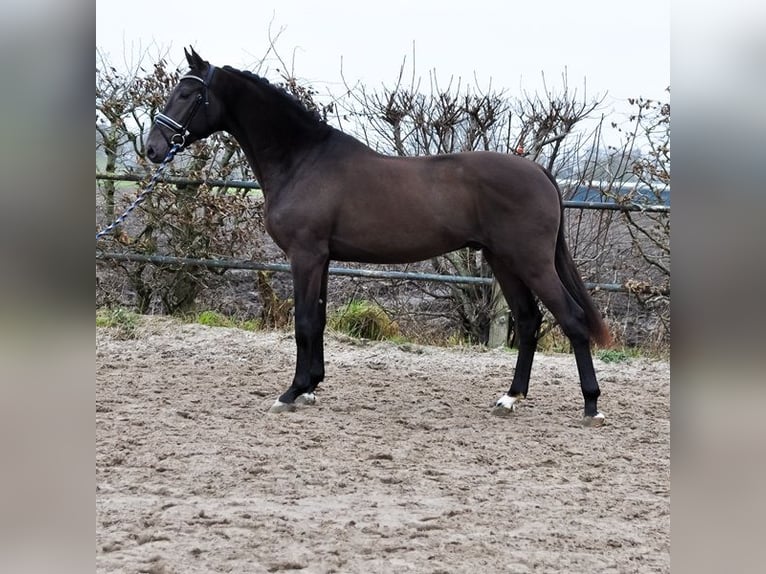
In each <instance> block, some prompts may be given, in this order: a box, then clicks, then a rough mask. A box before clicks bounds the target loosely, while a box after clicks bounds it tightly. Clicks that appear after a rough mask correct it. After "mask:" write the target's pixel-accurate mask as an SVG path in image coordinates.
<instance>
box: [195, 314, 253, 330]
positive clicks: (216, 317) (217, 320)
mask: <svg viewBox="0 0 766 574" xmlns="http://www.w3.org/2000/svg"><path fill="white" fill-rule="evenodd" d="M187 320H189V322H191V323H199V324H200V325H205V326H206V327H231V328H233V329H242V330H244V331H260V330H261V322H260V321H258V320H252V319H248V320H239V319H234V318H233V317H227V316H226V315H223V314H221V313H217V312H216V311H200V312H199V313H197V314H196V315H192V316H191V317H190V318H189V319H187Z"/></svg>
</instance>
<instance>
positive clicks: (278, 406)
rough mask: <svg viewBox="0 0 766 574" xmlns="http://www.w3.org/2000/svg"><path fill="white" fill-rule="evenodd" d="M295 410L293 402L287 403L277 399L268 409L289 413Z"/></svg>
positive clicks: (271, 411)
mask: <svg viewBox="0 0 766 574" xmlns="http://www.w3.org/2000/svg"><path fill="white" fill-rule="evenodd" d="M294 410H295V405H294V404H288V403H283V402H282V401H280V400H279V399H277V400H276V401H274V404H273V405H271V408H270V409H269V412H270V413H290V412H292V411H294Z"/></svg>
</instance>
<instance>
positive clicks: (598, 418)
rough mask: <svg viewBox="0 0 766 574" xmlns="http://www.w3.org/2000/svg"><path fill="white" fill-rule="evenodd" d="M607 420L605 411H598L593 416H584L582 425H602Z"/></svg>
mask: <svg viewBox="0 0 766 574" xmlns="http://www.w3.org/2000/svg"><path fill="white" fill-rule="evenodd" d="M604 422H606V417H605V416H604V413H596V414H595V415H594V416H592V417H583V419H582V426H584V427H600V426H603V424H604Z"/></svg>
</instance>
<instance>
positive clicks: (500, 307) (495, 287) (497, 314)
mask: <svg viewBox="0 0 766 574" xmlns="http://www.w3.org/2000/svg"><path fill="white" fill-rule="evenodd" d="M492 308H493V309H492V320H491V321H490V323H489V338H488V340H487V346H488V347H489V348H490V349H494V348H496V347H503V346H505V345H507V344H508V337H509V335H510V332H509V326H510V323H511V317H510V310H509V309H508V303H507V302H506V300H505V297H503V291H502V290H501V289H500V284H499V283H498V282H497V281H496V280H494V281H492Z"/></svg>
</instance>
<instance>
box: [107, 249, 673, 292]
mask: <svg viewBox="0 0 766 574" xmlns="http://www.w3.org/2000/svg"><path fill="white" fill-rule="evenodd" d="M96 259H97V260H102V261H132V262H137V263H151V264H153V265H158V266H159V265H167V266H182V267H190V266H199V267H211V268H216V269H247V270H253V271H275V272H278V273H290V266H289V265H287V264H286V263H263V262H259V261H248V260H244V259H194V258H191V257H171V256H168V255H140V254H138V253H110V252H103V251H97V252H96ZM329 273H330V275H340V276H346V277H360V278H362V279H400V280H408V281H428V282H432V283H457V284H462V285H491V284H492V278H491V277H467V276H462V275H441V274H436V273H412V272H409V271H383V270H375V269H353V268H349V267H330V269H329ZM585 286H586V287H587V288H588V289H590V290H593V291H610V292H617V293H639V294H655V295H670V290H669V289H665V288H658V287H654V286H651V285H646V284H625V285H622V284H620V283H588V282H586V283H585Z"/></svg>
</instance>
